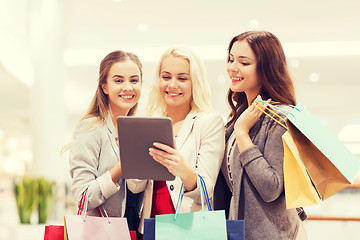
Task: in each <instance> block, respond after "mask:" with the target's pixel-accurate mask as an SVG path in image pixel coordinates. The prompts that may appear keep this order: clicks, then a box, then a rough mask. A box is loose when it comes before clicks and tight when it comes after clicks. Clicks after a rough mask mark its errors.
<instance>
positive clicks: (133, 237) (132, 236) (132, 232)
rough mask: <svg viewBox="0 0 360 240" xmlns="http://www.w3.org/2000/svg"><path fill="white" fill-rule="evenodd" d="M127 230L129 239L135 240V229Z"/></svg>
mask: <svg viewBox="0 0 360 240" xmlns="http://www.w3.org/2000/svg"><path fill="white" fill-rule="evenodd" d="M129 232H130V239H131V240H136V239H137V235H136V231H129Z"/></svg>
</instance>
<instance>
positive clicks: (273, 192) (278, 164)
mask: <svg viewBox="0 0 360 240" xmlns="http://www.w3.org/2000/svg"><path fill="white" fill-rule="evenodd" d="M229 131H231V129H229ZM285 131H286V130H285V128H283V127H282V126H281V125H279V124H277V123H276V122H275V121H274V120H272V119H271V118H269V117H268V116H266V115H262V116H261V118H260V119H259V121H258V122H257V123H256V124H255V125H254V126H253V127H252V128H251V130H250V132H249V136H250V138H251V140H252V141H253V143H254V145H255V146H253V147H251V148H249V149H247V150H245V151H243V152H242V153H239V151H238V148H237V146H236V143H235V144H234V147H233V148H232V150H231V151H233V152H232V153H231V154H230V155H229V156H231V160H230V162H232V168H231V169H232V173H231V175H232V180H233V181H232V183H233V184H232V185H231V184H229V187H230V189H231V188H232V191H233V193H232V194H233V203H234V205H233V212H232V213H230V215H231V216H234V218H235V219H245V236H246V239H247V240H250V239H295V238H296V236H297V232H298V229H299V226H300V224H301V221H300V218H299V216H298V214H297V211H296V209H286V204H285V194H284V172H283V159H284V149H283V143H282V138H281V137H282V135H283V134H284V132H285ZM232 140H233V141H235V138H230V139H229V141H228V142H227V146H229V144H230V145H231V144H232V142H231V141H232ZM227 156H228V155H226V157H225V159H224V161H225V162H227ZM222 171H223V173H224V176H225V178H226V180H227V182H228V183H230V181H229V177H228V172H227V169H226V164H225V169H224V164H223V167H222ZM217 192H218V191H217ZM215 201H216V195H215Z"/></svg>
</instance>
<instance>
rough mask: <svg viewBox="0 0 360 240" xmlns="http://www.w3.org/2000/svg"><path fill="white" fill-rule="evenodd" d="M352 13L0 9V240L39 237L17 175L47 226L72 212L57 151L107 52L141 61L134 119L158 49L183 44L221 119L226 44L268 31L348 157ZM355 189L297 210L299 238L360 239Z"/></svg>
mask: <svg viewBox="0 0 360 240" xmlns="http://www.w3.org/2000/svg"><path fill="white" fill-rule="evenodd" d="M359 9H360V2H359V1H357V0H344V1H325V0H317V1H310V0H303V1H298V2H296V1H286V0H274V1H265V0H259V1H243V0H223V1H215V0H213V1H211V0H210V1H205V0H197V1H193V0H181V1H179V0H0V240H3V239H23V238H25V237H24V236H25V235H24V234H27V235H26V239H42V238H43V232H44V225H43V223H42V224H38V222H39V218H40V217H39V215H38V214H37V212H36V211H34V212H33V213H31V216H30V224H22V223H20V217H19V214H18V211H17V206H16V201H15V198H16V196H17V194H15V191H14V189H15V185H16V184H17V183H19V181H21V180H22V179H23V177H32V178H42V179H43V180H44V181H45V183H46V184H47V185H46V184H45V185H43V186H49V187H50V188H49V192H50V193H51V194H50V195H51V196H52V198H53V204H52V206H51V208H50V210H49V213H48V217H47V218H46V220H45V222H46V223H47V224H62V223H63V217H64V215H65V214H75V203H74V201H73V199H72V197H71V193H70V192H69V185H70V183H71V180H70V175H69V171H68V159H67V154H66V153H65V154H64V155H60V151H61V149H62V147H64V146H65V145H66V144H67V143H68V142H69V141H70V140H71V136H72V133H73V130H74V128H75V125H76V124H77V122H78V121H79V119H80V118H81V116H82V115H83V114H84V113H85V112H86V110H87V107H88V106H89V103H90V101H91V99H92V96H93V94H94V92H95V88H96V84H97V77H98V66H99V63H100V61H101V60H102V59H103V58H104V57H105V55H106V54H108V53H109V52H111V51H113V50H117V49H121V50H125V51H131V52H133V53H135V54H137V55H138V56H139V58H140V60H141V61H142V62H143V71H144V78H143V80H144V85H143V90H142V98H141V100H140V104H139V105H140V109H139V114H141V113H142V112H143V111H144V108H145V106H146V102H147V99H148V91H149V87H150V83H151V81H152V78H153V75H154V68H155V65H156V62H157V60H158V59H159V57H160V55H161V54H162V52H163V51H164V50H165V49H166V48H168V47H171V46H186V47H189V48H191V49H193V50H194V51H196V53H197V54H198V55H199V56H200V58H201V59H203V61H204V63H205V66H206V67H207V75H208V79H209V81H210V83H211V87H212V103H213V106H214V108H215V110H216V111H217V112H218V113H219V114H221V115H222V116H223V117H224V119H226V116H227V115H228V113H229V109H228V106H227V103H226V92H227V89H228V86H229V79H228V77H227V74H226V56H227V46H228V43H229V41H230V40H231V38H232V37H233V36H235V35H237V34H239V33H241V32H243V31H247V30H268V31H271V32H272V33H274V34H275V35H276V36H277V37H278V38H279V39H280V41H281V42H282V43H283V47H284V50H285V53H286V56H287V60H288V66H289V70H290V73H291V75H292V77H293V80H294V83H295V90H296V95H297V100H298V102H300V103H302V104H304V105H305V106H306V107H307V108H308V109H309V110H310V111H311V112H312V113H313V114H314V115H315V116H316V117H317V118H318V119H319V120H320V121H321V122H322V123H324V124H325V125H326V126H327V127H328V128H329V130H330V131H331V132H332V133H333V134H334V135H336V136H337V138H338V139H339V140H340V141H341V142H342V143H344V144H345V146H346V147H347V148H348V149H349V150H350V151H351V152H352V153H353V154H354V155H355V156H356V157H357V158H358V159H360V108H359V100H358V99H359V91H360V71H359V67H360V27H359V25H360V15H359V14H358V11H359ZM359 186H360V176H359V174H358V177H357V179H356V180H355V184H354V186H353V187H351V188H348V189H345V190H343V191H341V192H340V193H338V194H336V195H334V196H333V197H331V198H330V199H328V200H325V201H324V202H322V203H321V204H319V205H316V206H313V207H307V208H306V210H307V212H308V215H309V216H310V218H309V220H306V221H305V227H306V229H307V231H308V234H309V239H360V230H359V229H360V228H359V227H360V221H359V220H360V188H359ZM29 194H30V193H29ZM35 197H36V196H35Z"/></svg>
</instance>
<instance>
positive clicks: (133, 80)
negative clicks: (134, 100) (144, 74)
mask: <svg viewBox="0 0 360 240" xmlns="http://www.w3.org/2000/svg"><path fill="white" fill-rule="evenodd" d="M130 81H131V82H132V83H138V82H139V79H131V80H130Z"/></svg>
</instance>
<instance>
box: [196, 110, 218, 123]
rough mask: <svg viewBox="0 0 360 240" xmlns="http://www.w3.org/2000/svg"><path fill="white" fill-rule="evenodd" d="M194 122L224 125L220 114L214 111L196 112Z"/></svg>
mask: <svg viewBox="0 0 360 240" xmlns="http://www.w3.org/2000/svg"><path fill="white" fill-rule="evenodd" d="M195 120H196V122H198V123H199V124H209V125H212V124H222V125H224V120H223V118H222V117H221V116H220V114H218V113H215V112H198V113H196V116H195Z"/></svg>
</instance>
